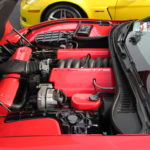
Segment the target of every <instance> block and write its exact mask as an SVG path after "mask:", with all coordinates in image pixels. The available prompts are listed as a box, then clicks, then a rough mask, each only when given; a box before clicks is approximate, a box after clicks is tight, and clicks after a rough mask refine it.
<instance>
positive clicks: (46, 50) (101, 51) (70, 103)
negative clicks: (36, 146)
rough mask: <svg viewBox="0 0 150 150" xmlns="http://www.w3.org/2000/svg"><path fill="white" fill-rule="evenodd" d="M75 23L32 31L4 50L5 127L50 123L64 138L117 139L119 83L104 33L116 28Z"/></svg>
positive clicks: (0, 89) (0, 87) (0, 88)
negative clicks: (36, 121)
mask: <svg viewBox="0 0 150 150" xmlns="http://www.w3.org/2000/svg"><path fill="white" fill-rule="evenodd" d="M72 24H73V25H72V26H73V28H72V29H71V27H70V29H68V26H67V23H66V24H63V25H62V27H60V26H58V25H57V29H56V27H53V26H52V27H51V30H52V28H54V29H53V31H49V28H50V27H49V28H48V27H45V28H42V29H40V32H39V31H37V32H36V30H35V32H36V33H34V31H29V33H26V34H24V35H23V37H20V39H19V40H18V41H17V43H12V42H11V41H8V43H7V44H5V45H2V46H1V47H0V50H1V51H0V53H1V54H2V55H1V58H0V62H1V64H0V72H1V74H2V75H1V81H0V100H1V101H0V102H1V106H0V107H1V108H3V109H1V110H2V111H3V114H4V115H6V119H5V122H6V123H9V122H14V121H20V120H27V119H32V118H52V119H55V120H56V121H57V122H58V123H59V128H60V129H61V133H62V134H104V135H113V134H115V130H114V129H113V127H112V124H111V119H110V110H111V108H112V104H113V97H114V93H115V78H114V74H113V69H112V62H111V56H110V51H109V49H108V39H107V34H106V35H105V34H104V33H103V31H100V27H101V26H103V27H104V30H107V31H108V32H109V30H110V29H111V28H112V25H111V23H109V22H107V24H106V23H105V22H104V23H102V22H96V24H93V23H82V22H78V23H76V22H75V23H72ZM37 30H38V29H37ZM25 39H26V40H25ZM5 111H6V112H7V113H5Z"/></svg>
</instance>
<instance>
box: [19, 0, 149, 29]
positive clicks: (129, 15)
mask: <svg viewBox="0 0 150 150" xmlns="http://www.w3.org/2000/svg"><path fill="white" fill-rule="evenodd" d="M149 15H150V0H22V2H21V17H20V22H21V25H22V26H23V27H28V26H31V25H34V24H37V23H40V22H42V21H46V20H53V19H59V18H94V19H110V20H128V19H140V18H144V17H147V16H149Z"/></svg>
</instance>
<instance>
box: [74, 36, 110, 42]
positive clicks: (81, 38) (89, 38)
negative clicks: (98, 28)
mask: <svg viewBox="0 0 150 150" xmlns="http://www.w3.org/2000/svg"><path fill="white" fill-rule="evenodd" d="M106 38H108V35H101V36H91V37H77V36H73V39H74V40H76V41H94V40H100V39H106Z"/></svg>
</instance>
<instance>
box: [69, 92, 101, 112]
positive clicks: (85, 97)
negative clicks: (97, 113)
mask: <svg viewBox="0 0 150 150" xmlns="http://www.w3.org/2000/svg"><path fill="white" fill-rule="evenodd" d="M90 96H91V94H74V95H73V96H72V99H71V105H72V107H74V108H76V109H79V110H95V109H98V108H99V107H100V106H101V103H102V101H101V100H100V99H98V100H97V101H91V100H90V99H89V98H90Z"/></svg>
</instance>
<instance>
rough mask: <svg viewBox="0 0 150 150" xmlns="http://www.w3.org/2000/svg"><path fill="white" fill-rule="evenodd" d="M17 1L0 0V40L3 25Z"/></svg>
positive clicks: (3, 29)
mask: <svg viewBox="0 0 150 150" xmlns="http://www.w3.org/2000/svg"><path fill="white" fill-rule="evenodd" d="M17 2H18V0H0V39H1V38H2V37H3V34H4V31H5V24H6V22H7V21H8V19H9V16H10V14H11V12H12V11H13V9H14V7H15V5H16V3H17Z"/></svg>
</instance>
